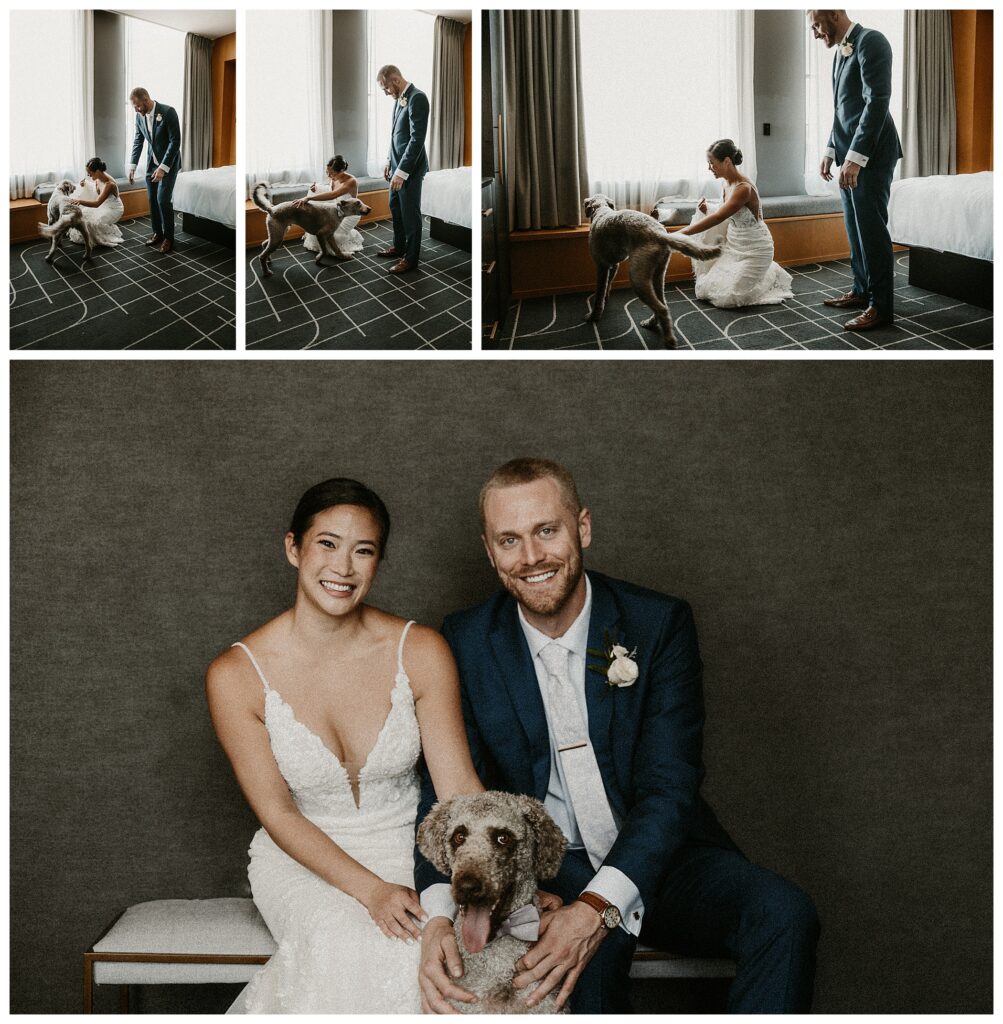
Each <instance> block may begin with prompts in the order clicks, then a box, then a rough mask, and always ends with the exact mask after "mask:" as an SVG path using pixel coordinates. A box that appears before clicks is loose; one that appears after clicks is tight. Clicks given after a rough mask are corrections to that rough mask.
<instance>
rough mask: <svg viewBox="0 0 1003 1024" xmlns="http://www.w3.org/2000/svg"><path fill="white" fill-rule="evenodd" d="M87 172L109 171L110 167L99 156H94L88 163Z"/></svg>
mask: <svg viewBox="0 0 1003 1024" xmlns="http://www.w3.org/2000/svg"><path fill="white" fill-rule="evenodd" d="M87 170H89V171H107V170H108V165H107V164H106V163H105V162H104V160H102V159H101V157H99V156H92V157H91V158H90V160H88V161H87Z"/></svg>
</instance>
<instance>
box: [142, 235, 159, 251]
mask: <svg viewBox="0 0 1003 1024" xmlns="http://www.w3.org/2000/svg"><path fill="white" fill-rule="evenodd" d="M163 240H164V236H163V235H150V237H149V238H148V239H147V240H146V241H145V242H144V243H143V245H152V246H153V248H154V249H159V248H160V244H161V243H162V242H163Z"/></svg>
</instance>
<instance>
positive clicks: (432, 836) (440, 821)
mask: <svg viewBox="0 0 1003 1024" xmlns="http://www.w3.org/2000/svg"><path fill="white" fill-rule="evenodd" d="M451 803H452V801H450V800H446V801H445V802H444V803H437V804H436V805H435V806H434V807H433V808H432V809H431V810H430V811H429V812H428V814H426V815H425V820H424V821H423V822H422V823H421V825H419V826H418V849H419V850H420V851H421V852H422V854H423V855H424V856H425V857H426V858H427V859H428V860H429V861H430V862H431V864H432V866H433V867H434V868H435V870H436V871H441V872H442V873H443V874H444V875H448V874H449V873H450V871H451V870H452V869H451V866H450V863H449V836H448V834H447V830H448V828H449V809H450V804H451Z"/></svg>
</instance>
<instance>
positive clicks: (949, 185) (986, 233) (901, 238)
mask: <svg viewBox="0 0 1003 1024" xmlns="http://www.w3.org/2000/svg"><path fill="white" fill-rule="evenodd" d="M888 228H889V230H890V231H891V236H892V241H893V242H897V243H898V244H900V245H916V246H921V247H922V248H924V249H933V250H935V251H937V252H955V253H960V254H961V255H962V256H971V257H973V258H974V259H977V260H990V261H992V258H993V174H992V171H981V172H979V173H978V174H938V175H935V176H933V177H930V178H905V179H904V180H902V181H896V182H893V183H892V195H891V199H890V200H889V203H888Z"/></svg>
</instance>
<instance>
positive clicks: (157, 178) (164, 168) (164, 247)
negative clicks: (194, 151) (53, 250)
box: [129, 89, 181, 253]
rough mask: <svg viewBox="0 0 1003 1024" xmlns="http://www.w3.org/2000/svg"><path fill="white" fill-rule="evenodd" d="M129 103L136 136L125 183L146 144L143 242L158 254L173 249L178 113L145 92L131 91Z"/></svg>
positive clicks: (179, 150)
mask: <svg viewBox="0 0 1003 1024" xmlns="http://www.w3.org/2000/svg"><path fill="white" fill-rule="evenodd" d="M129 102H130V103H131V104H132V109H133V110H135V111H136V136H135V139H134V140H133V143H132V163H131V164H130V165H129V181H130V182H131V181H132V180H133V178H134V177H135V174H136V165H137V164H138V163H139V155H140V153H142V151H143V143H144V142H145V143H146V157H147V161H146V194H147V195H148V196H149V199H150V220H151V221H152V223H153V234H152V235H151V236H150V238H149V239H148V240H147V242H146V244H147V245H152V246H153V248H154V249H157V250H158V251H159V252H162V253H169V252H170V251H171V250H172V249H173V248H174V203H173V199H174V183H175V182H176V181H177V179H178V171H180V170H181V127H180V125H179V124H178V112H177V111H176V110H175V109H174V108H173V107H169V106H167V104H166V103H156V102H154V101H153V100H152V99H150V94H149V93H148V92H147V91H146V90H145V89H133V90H132V92H131V93H129Z"/></svg>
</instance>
